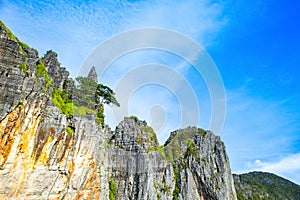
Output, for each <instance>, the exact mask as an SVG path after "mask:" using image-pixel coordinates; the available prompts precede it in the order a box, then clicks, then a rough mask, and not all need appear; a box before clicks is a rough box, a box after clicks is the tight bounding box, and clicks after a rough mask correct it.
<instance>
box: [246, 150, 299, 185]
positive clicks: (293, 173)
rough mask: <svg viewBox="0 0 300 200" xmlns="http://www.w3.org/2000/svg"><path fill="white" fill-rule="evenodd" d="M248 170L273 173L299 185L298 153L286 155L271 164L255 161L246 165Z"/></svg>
mask: <svg viewBox="0 0 300 200" xmlns="http://www.w3.org/2000/svg"><path fill="white" fill-rule="evenodd" d="M248 168H249V169H251V170H255V171H263V172H271V173H275V174H278V175H280V176H283V177H285V178H287V179H289V180H292V181H294V182H295V183H297V184H300V152H299V153H295V154H288V155H286V156H284V157H282V158H281V159H279V160H277V161H273V162H267V161H262V160H255V161H254V162H249V163H248Z"/></svg>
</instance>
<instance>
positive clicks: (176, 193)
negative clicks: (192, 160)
mask: <svg viewBox="0 0 300 200" xmlns="http://www.w3.org/2000/svg"><path fill="white" fill-rule="evenodd" d="M173 169H174V181H175V188H174V190H173V200H178V197H179V193H180V187H179V175H178V173H179V172H178V171H179V170H178V168H177V167H176V165H175V164H173Z"/></svg>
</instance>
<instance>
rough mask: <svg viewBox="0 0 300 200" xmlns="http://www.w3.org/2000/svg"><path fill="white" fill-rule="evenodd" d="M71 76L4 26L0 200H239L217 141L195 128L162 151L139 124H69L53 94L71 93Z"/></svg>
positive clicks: (75, 120)
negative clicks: (109, 126)
mask: <svg viewBox="0 0 300 200" xmlns="http://www.w3.org/2000/svg"><path fill="white" fill-rule="evenodd" d="M42 63H43V65H42ZM43 66H44V68H45V70H44V68H43ZM68 76H69V73H68V72H67V71H66V69H64V68H62V67H61V66H60V64H59V62H58V60H57V55H56V53H54V52H53V51H48V52H47V53H46V55H45V56H44V57H43V58H39V56H38V53H37V51H36V50H34V49H31V48H29V47H28V46H27V45H25V44H24V43H21V42H20V41H19V40H18V39H17V38H16V37H15V36H13V35H12V33H11V32H10V31H9V30H8V29H7V28H6V27H5V26H4V25H3V24H2V22H1V24H0V91H1V94H2V95H1V96H0V178H1V184H0V199H193V200H194V199H236V195H235V190H234V187H233V181H232V176H231V172H230V167H229V161H228V157H227V155H226V152H225V147H224V144H223V143H222V142H221V140H220V138H219V137H218V136H215V135H214V134H213V133H211V132H209V131H204V130H202V129H198V128H196V127H188V128H186V129H180V130H177V131H174V132H173V133H171V136H170V138H169V139H168V140H167V142H166V144H165V145H164V146H159V145H158V142H157V139H156V135H155V133H154V132H153V130H152V128H151V127H149V126H147V123H146V122H145V121H140V120H138V119H137V118H136V117H127V118H125V119H124V120H123V121H122V122H120V124H119V125H118V126H117V128H116V131H115V132H114V133H111V131H110V130H109V129H107V130H106V129H101V128H99V126H98V124H97V123H96V121H95V117H94V116H93V115H89V116H86V117H80V116H75V115H74V116H71V117H70V116H69V117H66V116H65V115H63V114H61V111H60V110H59V109H58V108H57V107H56V106H55V105H54V104H53V103H52V93H51V91H52V90H54V89H55V90H71V89H72V87H74V82H73V80H72V79H70V78H69V77H68ZM93 77H94V76H93ZM68 128H69V129H70V128H71V131H70V130H69V131H68Z"/></svg>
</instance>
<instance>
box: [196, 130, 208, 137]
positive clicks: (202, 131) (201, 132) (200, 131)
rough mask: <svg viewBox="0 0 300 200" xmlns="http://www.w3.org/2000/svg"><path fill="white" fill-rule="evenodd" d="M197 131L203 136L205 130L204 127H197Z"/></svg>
mask: <svg viewBox="0 0 300 200" xmlns="http://www.w3.org/2000/svg"><path fill="white" fill-rule="evenodd" d="M197 133H198V134H199V135H201V136H205V134H206V131H205V130H204V129H201V128H198V129H197Z"/></svg>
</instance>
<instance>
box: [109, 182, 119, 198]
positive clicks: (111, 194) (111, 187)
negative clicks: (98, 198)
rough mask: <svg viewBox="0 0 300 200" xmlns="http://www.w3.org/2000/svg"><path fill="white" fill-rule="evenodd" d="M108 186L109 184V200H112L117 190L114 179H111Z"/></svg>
mask: <svg viewBox="0 0 300 200" xmlns="http://www.w3.org/2000/svg"><path fill="white" fill-rule="evenodd" d="M108 184H109V200H114V199H115V196H116V194H117V188H116V185H115V181H114V179H112V178H111V179H110V180H109V182H108Z"/></svg>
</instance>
